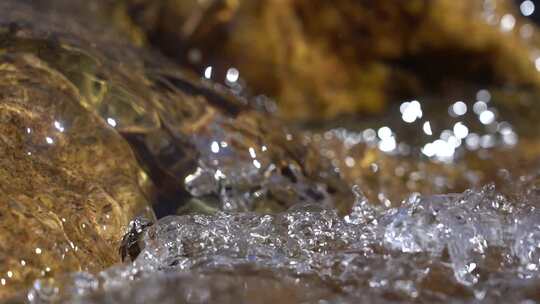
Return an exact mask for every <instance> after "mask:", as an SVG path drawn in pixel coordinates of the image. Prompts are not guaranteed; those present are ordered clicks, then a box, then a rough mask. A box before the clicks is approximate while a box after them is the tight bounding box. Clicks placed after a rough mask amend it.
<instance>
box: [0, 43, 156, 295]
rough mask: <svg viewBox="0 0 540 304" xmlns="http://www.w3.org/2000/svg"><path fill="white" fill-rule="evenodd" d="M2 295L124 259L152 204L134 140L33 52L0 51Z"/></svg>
mask: <svg viewBox="0 0 540 304" xmlns="http://www.w3.org/2000/svg"><path fill="white" fill-rule="evenodd" d="M0 62H1V63H0V155H1V157H0V164H1V165H0V184H1V186H0V194H1V195H0V205H1V209H2V219H1V222H0V236H1V237H0V238H1V240H2V242H1V245H0V261H1V263H0V273H2V275H1V278H0V283H1V285H2V286H1V287H0V297H5V296H6V295H9V294H11V293H13V292H15V291H20V290H21V289H23V288H25V287H27V286H28V284H30V283H31V282H32V281H33V280H34V279H36V278H39V277H53V276H56V275H58V274H59V273H64V272H68V271H81V270H84V271H98V270H101V269H103V268H105V267H108V266H110V265H112V264H115V263H117V262H118V261H119V257H118V255H117V248H118V245H119V242H120V240H121V236H122V234H123V233H124V231H125V228H126V227H127V225H128V223H129V222H130V220H131V219H132V218H134V217H135V216H136V215H140V214H141V213H145V210H146V209H147V208H149V204H148V199H147V197H146V196H145V193H144V191H143V190H144V187H145V185H144V182H143V181H144V179H145V173H144V172H143V171H142V170H141V168H140V167H139V166H138V164H137V162H136V159H135V156H134V154H133V152H132V151H131V149H130V147H129V145H128V144H127V143H126V142H125V141H124V140H122V138H121V137H120V136H119V135H118V133H117V132H115V131H114V130H113V129H112V128H110V126H108V125H107V124H106V123H105V122H104V121H102V120H101V119H100V118H99V117H97V116H95V115H93V114H92V113H90V112H88V111H87V110H85V109H84V108H83V107H82V106H81V105H80V104H79V103H78V101H79V100H80V98H81V97H80V95H79V92H78V91H77V90H76V89H74V87H73V85H72V84H71V83H70V82H69V81H68V80H67V79H66V78H65V77H64V75H62V74H59V73H58V72H57V71H55V70H53V69H51V68H50V66H48V65H47V63H45V62H43V61H41V60H40V59H38V58H37V57H36V56H34V55H33V54H30V53H26V54H15V53H9V54H6V53H3V54H1V55H0Z"/></svg>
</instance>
